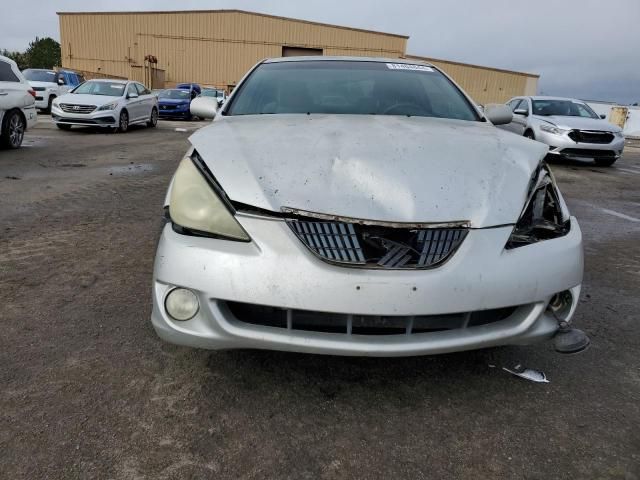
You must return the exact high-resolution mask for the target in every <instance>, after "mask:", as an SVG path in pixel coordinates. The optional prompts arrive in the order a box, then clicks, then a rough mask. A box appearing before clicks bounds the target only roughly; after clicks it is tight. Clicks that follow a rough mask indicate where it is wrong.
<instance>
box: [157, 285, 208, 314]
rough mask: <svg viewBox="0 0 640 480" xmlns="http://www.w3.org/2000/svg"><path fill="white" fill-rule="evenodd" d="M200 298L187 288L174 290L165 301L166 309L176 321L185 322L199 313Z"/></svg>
mask: <svg viewBox="0 0 640 480" xmlns="http://www.w3.org/2000/svg"><path fill="white" fill-rule="evenodd" d="M199 307H200V305H199V304H198V297H196V294H195V293H193V292H192V291H191V290H187V289H186V288H174V289H173V290H171V291H170V292H169V294H168V295H167V297H166V298H165V300H164V308H165V310H166V311H167V313H168V314H169V315H170V316H171V318H173V319H174V320H179V321H181V322H184V321H185V320H189V319H191V318H193V317H194V316H195V315H196V313H198V309H199Z"/></svg>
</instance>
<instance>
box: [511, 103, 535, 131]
mask: <svg viewBox="0 0 640 480" xmlns="http://www.w3.org/2000/svg"><path fill="white" fill-rule="evenodd" d="M530 112H531V109H530V108H529V99H528V98H523V99H522V100H520V101H519V102H518V104H517V105H516V106H515V108H514V109H513V121H512V122H511V125H513V132H514V133H517V134H518V135H524V131H525V130H526V129H527V123H528V121H529V113H530Z"/></svg>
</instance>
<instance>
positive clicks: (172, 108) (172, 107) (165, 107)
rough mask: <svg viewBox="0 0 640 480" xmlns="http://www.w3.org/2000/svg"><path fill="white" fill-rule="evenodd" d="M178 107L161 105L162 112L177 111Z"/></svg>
mask: <svg viewBox="0 0 640 480" xmlns="http://www.w3.org/2000/svg"><path fill="white" fill-rule="evenodd" d="M175 109H176V105H160V110H175Z"/></svg>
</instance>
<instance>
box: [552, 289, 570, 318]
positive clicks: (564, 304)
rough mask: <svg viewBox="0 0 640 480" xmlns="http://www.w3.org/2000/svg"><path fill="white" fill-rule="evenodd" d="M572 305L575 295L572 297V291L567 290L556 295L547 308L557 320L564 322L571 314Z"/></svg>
mask: <svg viewBox="0 0 640 480" xmlns="http://www.w3.org/2000/svg"><path fill="white" fill-rule="evenodd" d="M572 304H573V295H571V290H565V291H564V292H560V293H556V294H555V295H554V296H553V298H551V300H550V301H549V306H548V307H547V308H549V310H551V312H552V313H553V316H554V317H555V318H556V320H558V321H559V322H560V321H562V322H564V321H566V320H567V318H568V316H569V313H570V312H571V306H572Z"/></svg>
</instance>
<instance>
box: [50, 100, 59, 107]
mask: <svg viewBox="0 0 640 480" xmlns="http://www.w3.org/2000/svg"><path fill="white" fill-rule="evenodd" d="M51 106H52V107H53V108H60V104H59V103H58V100H54V101H53V102H51Z"/></svg>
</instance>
